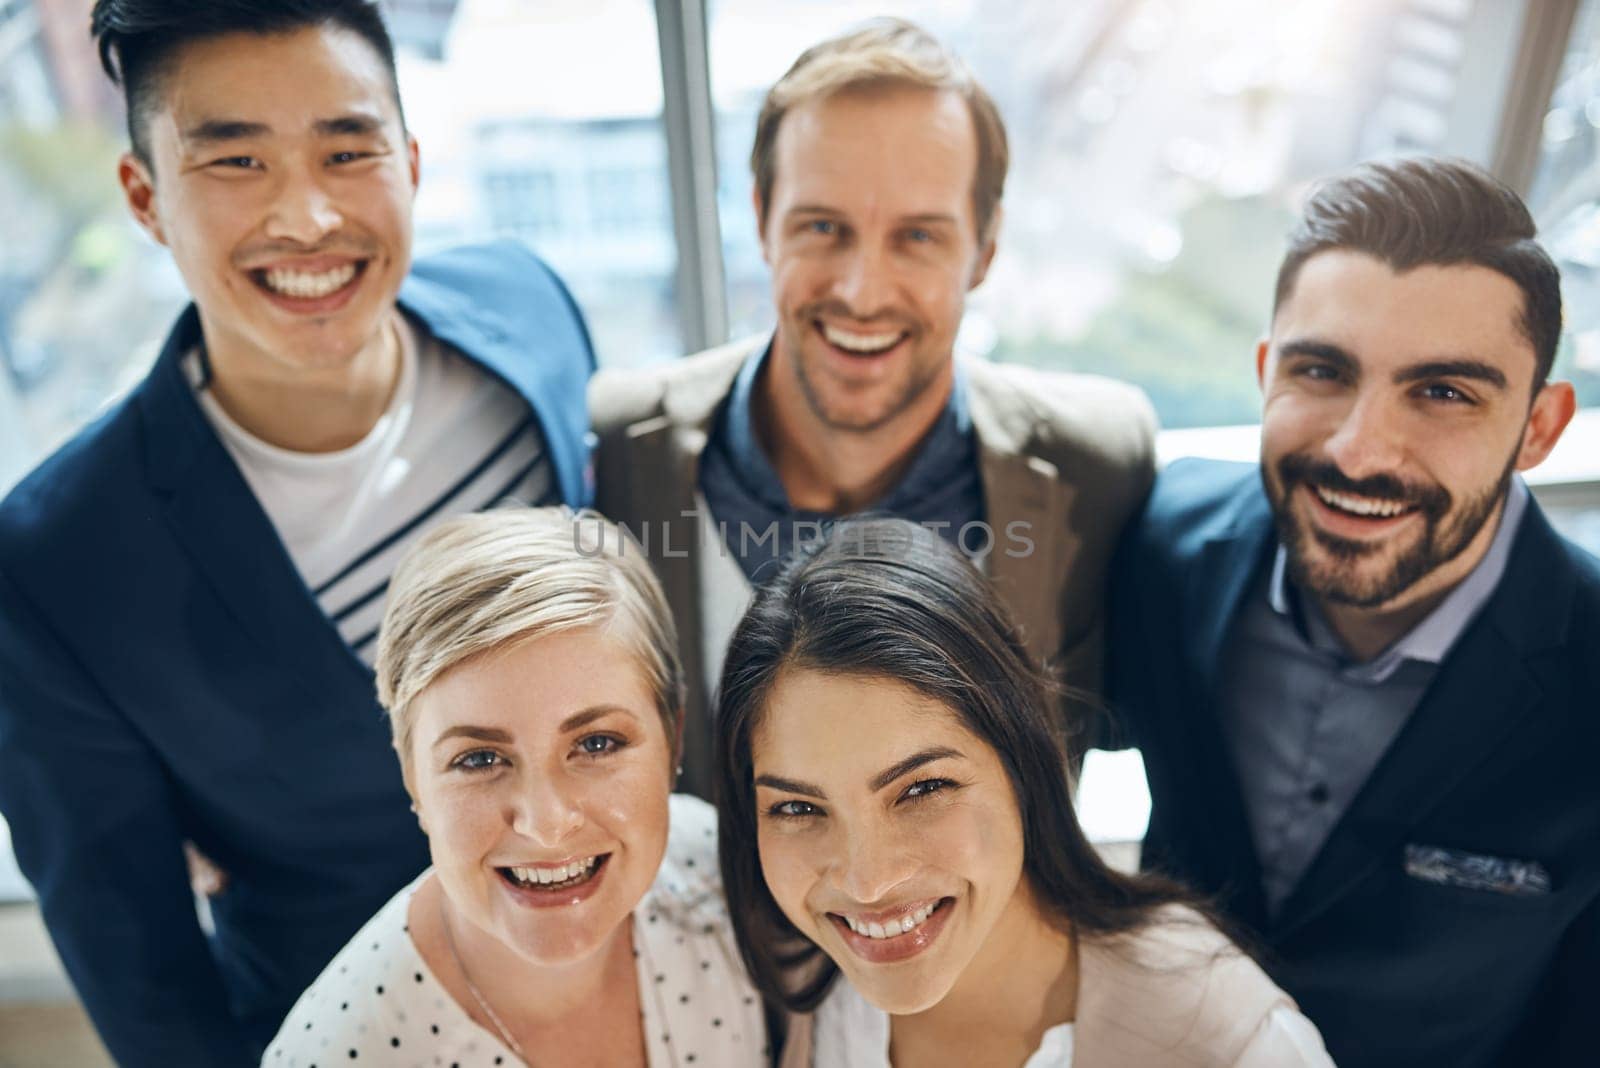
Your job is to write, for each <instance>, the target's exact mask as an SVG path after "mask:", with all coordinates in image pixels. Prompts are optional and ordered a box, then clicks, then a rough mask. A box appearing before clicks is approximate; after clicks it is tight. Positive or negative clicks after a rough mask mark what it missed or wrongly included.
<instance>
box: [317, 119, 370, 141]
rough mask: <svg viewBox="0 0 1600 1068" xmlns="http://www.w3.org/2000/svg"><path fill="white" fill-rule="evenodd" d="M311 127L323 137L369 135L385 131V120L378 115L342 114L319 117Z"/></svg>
mask: <svg viewBox="0 0 1600 1068" xmlns="http://www.w3.org/2000/svg"><path fill="white" fill-rule="evenodd" d="M311 128H312V129H313V130H315V131H316V133H317V134H318V136H321V137H367V136H370V135H372V134H380V133H382V132H383V120H382V119H380V118H378V117H377V116H376V115H340V116H339V117H338V118H335V119H318V120H317V121H316V122H315V123H313V124H312V126H311Z"/></svg>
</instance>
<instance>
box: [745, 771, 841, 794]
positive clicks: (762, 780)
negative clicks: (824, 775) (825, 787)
mask: <svg viewBox="0 0 1600 1068" xmlns="http://www.w3.org/2000/svg"><path fill="white" fill-rule="evenodd" d="M755 784H756V785H757V786H770V787H771V788H772V789H774V790H782V791H784V792H785V793H790V794H805V795H806V796H807V797H816V798H825V797H827V796H828V795H827V794H825V793H823V792H822V787H820V786H812V785H811V784H810V783H808V782H800V781H799V780H798V779H784V778H779V777H778V776H776V775H757V776H756V782H755Z"/></svg>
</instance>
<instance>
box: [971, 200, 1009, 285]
mask: <svg viewBox="0 0 1600 1068" xmlns="http://www.w3.org/2000/svg"><path fill="white" fill-rule="evenodd" d="M1002 211H1003V209H1002V208H1001V206H1000V205H999V204H996V205H995V206H994V214H993V215H991V216H990V217H989V225H988V226H985V227H984V228H983V229H984V235H983V242H982V247H981V248H979V249H978V263H977V266H976V267H974V268H973V270H972V281H971V282H970V283H968V285H967V289H968V290H969V291H970V290H974V289H977V288H978V287H979V286H980V285H982V284H983V280H984V279H985V278H987V277H988V276H989V265H990V264H991V263H993V262H994V254H995V250H996V248H997V247H998V243H997V241H996V238H997V237H998V236H999V234H1000V215H1001V213H1002Z"/></svg>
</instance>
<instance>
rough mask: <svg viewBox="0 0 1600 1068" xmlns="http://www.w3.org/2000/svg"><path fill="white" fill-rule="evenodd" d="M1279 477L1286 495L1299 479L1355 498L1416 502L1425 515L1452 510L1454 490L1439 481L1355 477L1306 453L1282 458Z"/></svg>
mask: <svg viewBox="0 0 1600 1068" xmlns="http://www.w3.org/2000/svg"><path fill="white" fill-rule="evenodd" d="M1278 479H1279V481H1280V482H1281V483H1282V484H1283V490H1284V493H1285V495H1287V494H1288V492H1289V490H1290V488H1291V487H1292V486H1293V485H1294V484H1295V483H1296V482H1303V483H1305V484H1306V485H1307V486H1320V487H1322V488H1323V489H1327V490H1332V491H1333V492H1335V493H1348V494H1350V495H1351V496H1354V497H1375V498H1378V499H1380V500H1390V501H1399V502H1402V503H1404V504H1409V505H1415V506H1416V507H1417V508H1418V509H1419V510H1421V511H1422V512H1424V513H1425V514H1428V515H1432V516H1441V515H1444V514H1445V513H1446V512H1448V511H1449V510H1450V493H1449V491H1447V490H1446V489H1445V488H1444V487H1443V486H1440V485H1438V484H1437V483H1421V482H1407V481H1405V480H1403V479H1400V478H1397V477H1396V476H1394V475H1390V474H1384V473H1380V474H1376V475H1368V476H1367V477H1365V478H1351V477H1350V476H1348V475H1346V474H1345V473H1344V472H1343V471H1341V470H1339V468H1338V466H1337V465H1335V464H1332V463H1329V462H1328V461H1326V460H1317V459H1314V458H1313V457H1310V456H1307V455H1305V454H1304V453H1290V454H1289V455H1287V456H1285V457H1283V458H1282V459H1280V460H1279V461H1278Z"/></svg>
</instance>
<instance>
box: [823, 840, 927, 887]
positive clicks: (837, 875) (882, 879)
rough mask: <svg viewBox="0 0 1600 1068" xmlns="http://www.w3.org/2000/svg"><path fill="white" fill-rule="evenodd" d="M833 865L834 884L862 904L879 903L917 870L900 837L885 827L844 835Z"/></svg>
mask: <svg viewBox="0 0 1600 1068" xmlns="http://www.w3.org/2000/svg"><path fill="white" fill-rule="evenodd" d="M845 836H846V837H845V840H844V842H843V843H842V849H841V851H840V853H839V855H838V858H837V860H836V862H835V864H834V872H833V875H834V884H835V885H836V886H837V887H838V888H839V890H840V891H841V892H843V893H844V894H846V895H847V896H849V897H850V898H851V899H852V900H854V901H857V902H860V903H861V904H863V905H872V904H876V903H878V902H881V901H883V900H884V899H886V898H888V897H889V896H890V895H892V894H893V893H894V890H895V888H896V887H898V886H899V885H900V884H902V883H904V882H905V881H906V880H907V879H909V878H910V877H911V876H912V875H913V874H914V873H915V872H916V870H917V863H916V861H915V859H914V857H913V855H912V853H911V851H910V850H909V849H908V848H907V846H908V844H909V843H907V842H905V841H904V840H903V839H902V837H901V836H900V835H898V834H895V833H894V832H893V831H891V830H888V829H885V828H876V827H873V828H863V827H858V828H853V829H850V830H848V831H846V832H845Z"/></svg>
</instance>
